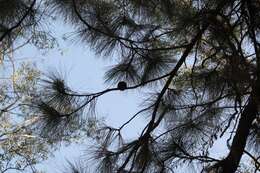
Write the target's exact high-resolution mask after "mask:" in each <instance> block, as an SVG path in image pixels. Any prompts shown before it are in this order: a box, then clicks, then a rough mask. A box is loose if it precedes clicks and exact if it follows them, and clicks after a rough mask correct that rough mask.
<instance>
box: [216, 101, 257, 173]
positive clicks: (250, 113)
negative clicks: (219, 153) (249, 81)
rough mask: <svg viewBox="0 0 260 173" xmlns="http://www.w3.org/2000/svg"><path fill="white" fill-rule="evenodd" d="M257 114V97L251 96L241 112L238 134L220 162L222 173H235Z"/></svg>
mask: <svg viewBox="0 0 260 173" xmlns="http://www.w3.org/2000/svg"><path fill="white" fill-rule="evenodd" d="M256 115H257V104H256V98H254V97H252V96H251V97H250V99H249V102H248V104H247V105H246V107H245V109H244V111H243V113H242V114H241V117H240V120H239V124H238V127H237V131H236V134H235V136H234V139H233V142H232V145H231V148H230V152H229V154H228V156H227V157H226V158H225V159H224V160H223V161H222V162H221V163H220V167H222V169H223V170H222V173H235V172H236V170H237V168H238V166H239V162H240V160H241V157H242V155H243V152H244V149H245V146H246V142H247V138H248V135H249V132H250V128H251V126H252V122H253V121H254V119H255V117H256Z"/></svg>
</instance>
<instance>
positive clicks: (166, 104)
mask: <svg viewBox="0 0 260 173" xmlns="http://www.w3.org/2000/svg"><path fill="white" fill-rule="evenodd" d="M50 14H51V15H50ZM52 17H53V18H55V17H56V18H61V19H63V20H64V21H65V22H66V23H67V24H69V25H72V26H73V27H74V29H75V33H77V34H76V35H77V36H76V38H78V40H79V41H81V42H82V44H88V45H89V46H90V47H91V48H92V49H93V50H94V51H95V52H96V53H97V54H98V55H100V56H103V57H104V58H107V57H111V58H112V59H113V60H115V64H114V65H113V66H112V67H111V68H110V69H109V70H108V71H106V73H105V82H106V83H109V84H111V85H112V86H114V87H112V88H107V89H104V90H103V91H97V92H94V93H90V92H88V91H86V92H85V93H80V92H77V91H73V90H72V89H71V88H69V86H68V82H69V81H66V80H65V79H64V78H63V76H62V75H60V74H57V73H50V74H49V75H48V76H46V77H43V80H41V81H40V83H41V85H40V87H37V88H36V89H35V91H37V92H35V91H34V94H33V95H32V96H31V97H30V99H29V100H26V101H25V102H26V104H28V105H29V106H27V107H29V108H28V110H27V111H29V112H33V115H32V114H30V117H31V118H34V119H36V120H35V122H34V123H33V124H32V125H31V126H30V128H31V130H32V133H33V134H34V135H36V136H40V137H44V138H46V139H51V140H52V141H53V142H57V141H60V140H64V138H66V137H68V136H73V135H75V134H77V133H78V132H79V131H80V129H81V127H82V126H83V125H86V124H88V127H89V128H91V127H93V126H95V127H96V126H97V128H98V130H96V128H95V130H92V131H91V134H86V135H85V136H86V137H87V136H90V137H93V138H94V139H95V146H98V147H96V148H95V150H93V151H92V156H91V158H92V159H95V160H98V161H99V164H97V165H96V169H97V170H96V172H102V173H112V172H118V173H123V172H133V173H137V172H138V173H139V172H140V173H143V172H151V173H152V172H161V173H164V172H173V170H176V169H177V170H178V169H180V167H182V166H184V165H185V164H190V163H193V164H195V165H196V166H197V168H196V171H198V172H208V173H212V172H216V173H217V172H220V173H235V172H239V171H242V170H241V168H242V167H243V164H244V161H243V158H242V156H245V157H246V156H247V157H249V158H250V159H251V160H252V163H253V164H251V168H252V171H254V172H257V171H259V166H260V163H259V157H260V156H259V127H260V126H259V118H260V117H259V111H260V110H259V109H260V52H259V51H260V38H259V34H260V2H259V0H49V1H44V0H39V1H37V0H14V1H12V2H10V1H8V0H2V1H0V22H1V23H0V29H1V30H0V31H1V35H0V43H1V45H2V46H5V49H6V47H10V46H11V45H12V44H13V43H14V42H15V41H17V39H24V38H26V37H28V36H34V37H33V38H35V39H36V41H34V42H32V44H35V45H42V44H38V43H45V41H47V42H48V43H52V42H51V41H52V39H51V38H52V37H50V36H49V35H48V32H47V30H48V29H46V30H44V31H42V32H40V33H43V35H39V34H38V35H37V33H39V31H40V29H41V26H42V25H44V24H45V23H46V22H48V21H50V20H52V19H50V18H52ZM37 31H38V32H37ZM48 36H49V37H48ZM39 38H40V41H39ZM43 45H46V44H43ZM47 45H48V44H47ZM41 48H43V49H47V48H48V46H47V47H45V46H42V47H41ZM138 89H139V90H138ZM127 90H138V92H140V94H143V93H144V92H147V91H149V94H147V93H146V94H143V103H144V104H142V109H141V110H140V111H139V112H137V113H136V114H135V115H133V116H132V118H131V119H129V120H128V121H126V123H124V124H123V125H122V126H120V127H111V126H110V125H109V124H104V123H99V122H96V121H94V120H93V119H91V117H93V115H94V114H95V108H96V107H95V104H96V102H97V101H98V99H100V98H101V97H102V96H103V95H105V94H107V93H110V92H115V91H121V92H124V91H127ZM26 115H27V114H26ZM142 115H145V116H146V117H147V116H148V119H147V120H146V125H145V127H144V129H143V130H142V131H141V132H140V134H139V136H138V137H137V138H136V139H132V140H129V139H127V140H126V139H125V137H124V136H122V133H121V131H122V129H123V128H125V126H127V125H128V124H129V123H131V121H132V120H133V119H134V118H136V117H137V116H142ZM27 116H28V115H27ZM93 124H95V125H93ZM93 131H94V132H93ZM218 140H224V141H226V142H225V143H224V144H223V145H226V146H227V148H228V153H227V154H226V155H223V157H222V158H214V157H212V155H211V154H212V153H211V152H210V149H211V148H212V146H213V145H214V143H215V142H216V141H218ZM82 164H85V165H87V164H88V163H87V161H86V162H83V163H82ZM176 167H177V168H176ZM76 170H77V168H76V167H74V166H71V171H72V172H76ZM80 170H82V172H84V170H83V169H81V168H80ZM80 170H78V172H79V171H80Z"/></svg>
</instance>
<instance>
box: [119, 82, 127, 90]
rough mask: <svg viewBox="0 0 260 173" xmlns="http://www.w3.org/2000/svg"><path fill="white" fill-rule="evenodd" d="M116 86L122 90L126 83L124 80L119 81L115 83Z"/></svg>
mask: <svg viewBox="0 0 260 173" xmlns="http://www.w3.org/2000/svg"><path fill="white" fill-rule="evenodd" d="M117 88H118V89H120V90H121V91H124V90H125V89H126V88H127V84H126V82H124V81H121V82H119V83H118V84H117Z"/></svg>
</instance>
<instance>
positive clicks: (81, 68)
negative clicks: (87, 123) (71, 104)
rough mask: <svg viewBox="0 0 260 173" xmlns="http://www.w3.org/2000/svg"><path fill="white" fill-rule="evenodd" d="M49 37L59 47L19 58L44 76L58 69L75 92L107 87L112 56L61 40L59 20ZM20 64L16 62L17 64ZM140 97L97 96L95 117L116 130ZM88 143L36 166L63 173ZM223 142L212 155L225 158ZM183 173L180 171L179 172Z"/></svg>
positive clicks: (134, 130) (133, 131)
mask: <svg viewBox="0 0 260 173" xmlns="http://www.w3.org/2000/svg"><path fill="white" fill-rule="evenodd" d="M50 27H51V30H52V32H53V33H52V34H53V35H54V36H55V37H56V38H57V39H58V42H59V47H56V48H55V49H53V50H50V51H49V52H48V53H47V54H42V53H41V51H39V50H37V49H36V48H35V47H32V46H27V47H25V48H23V49H20V50H18V51H16V52H15V55H14V56H15V57H19V59H22V60H26V61H31V62H35V63H36V64H37V67H38V68H39V69H40V70H41V71H42V72H44V73H48V72H50V71H53V70H57V71H59V72H61V73H63V74H66V80H67V81H68V85H69V86H70V87H71V88H72V89H73V90H75V91H83V92H97V91H102V90H104V89H106V88H108V87H115V86H108V85H107V84H104V79H103V76H104V72H105V71H106V70H107V69H108V68H109V66H111V65H112V63H111V62H112V60H113V57H110V58H104V57H101V56H99V55H96V54H95V52H94V51H93V50H92V49H91V48H90V47H89V46H88V44H87V43H82V42H79V41H77V40H79V39H78V38H77V37H76V36H73V37H71V38H69V39H68V40H66V41H64V40H63V39H62V37H63V35H64V34H66V33H69V32H71V31H73V29H72V28H69V27H68V25H65V24H64V23H62V22H61V21H60V20H58V21H56V22H54V23H53V24H52V26H50ZM19 62H21V61H16V63H19ZM141 103H142V94H140V92H139V91H138V90H136V91H133V90H131V91H123V92H121V91H115V92H111V93H108V94H105V95H104V96H102V97H100V98H99V100H98V104H97V115H98V116H100V117H104V118H105V120H106V123H107V124H109V125H110V126H114V127H118V126H120V125H122V124H123V123H124V122H126V121H127V120H128V119H129V118H130V117H131V116H132V115H133V114H135V113H136V112H137V111H138V110H140V107H139V106H138V105H140V104H141ZM145 122H146V119H145V117H144V116H141V117H140V118H137V119H135V120H134V121H133V122H132V123H131V124H129V126H127V128H126V129H125V130H124V131H123V135H125V136H127V137H128V138H129V139H131V138H134V137H135V136H136V135H138V133H139V132H140V131H141V130H142V127H143V126H144V125H145ZM88 144H89V141H87V140H86V143H84V144H71V145H70V146H64V145H61V148H60V149H59V150H57V151H56V152H54V153H52V154H51V155H52V156H51V157H50V158H49V159H48V160H46V161H44V162H43V163H42V164H40V165H38V168H40V169H41V170H44V171H46V172H47V173H56V172H57V173H59V172H62V170H64V167H66V165H67V163H66V160H69V161H72V162H74V161H77V160H79V159H80V158H81V159H82V158H83V160H84V157H85V156H86V155H87V152H86V150H87V149H89V148H88V147H89V146H88ZM225 146H226V143H225V142H224V140H219V141H217V142H216V144H215V147H213V149H212V154H213V155H212V156H220V155H222V156H223V155H225V153H226V152H227V149H226V147H225ZM182 172H183V173H184V172H186V171H182V170H179V171H178V173H182Z"/></svg>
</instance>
